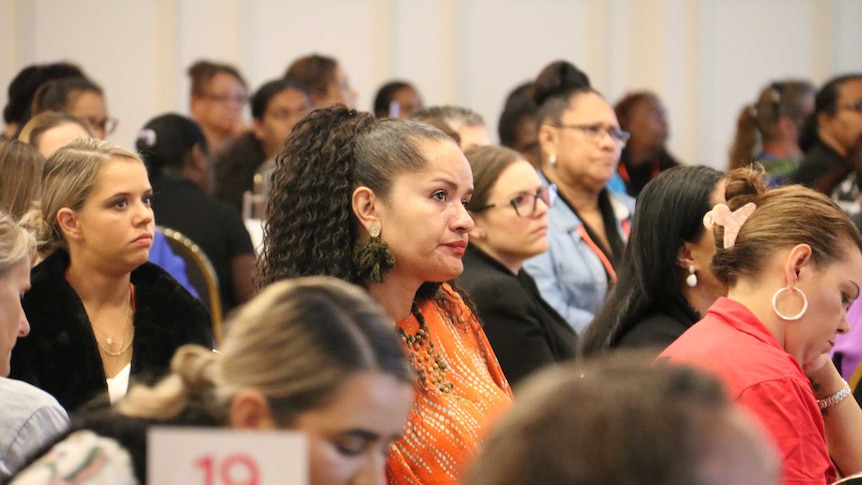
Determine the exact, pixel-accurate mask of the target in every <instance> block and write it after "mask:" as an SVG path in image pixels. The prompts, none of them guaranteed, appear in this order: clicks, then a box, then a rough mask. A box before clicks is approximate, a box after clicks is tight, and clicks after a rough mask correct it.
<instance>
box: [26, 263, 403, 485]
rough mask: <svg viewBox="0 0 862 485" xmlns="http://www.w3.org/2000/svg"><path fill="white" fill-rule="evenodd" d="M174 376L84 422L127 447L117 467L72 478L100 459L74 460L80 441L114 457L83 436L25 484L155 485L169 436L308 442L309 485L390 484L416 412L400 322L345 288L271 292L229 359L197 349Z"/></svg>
mask: <svg viewBox="0 0 862 485" xmlns="http://www.w3.org/2000/svg"><path fill="white" fill-rule="evenodd" d="M285 356H288V357H285ZM171 369H172V374H171V375H170V376H169V377H167V378H166V379H164V380H163V381H162V382H161V383H159V384H158V385H157V386H155V387H152V388H147V387H143V386H138V387H134V388H132V389H131V390H130V391H129V394H128V395H127V396H126V397H125V398H124V399H123V400H121V401H120V402H119V403H117V406H116V407H115V409H114V412H113V413H111V414H108V415H107V416H106V415H105V414H104V413H99V414H95V415H92V416H87V417H86V419H84V422H85V424H84V425H83V426H80V427H81V428H83V429H89V430H91V431H95V433H97V434H99V435H102V436H107V437H110V438H113V439H114V440H117V441H119V442H120V444H122V445H123V449H122V450H120V452H119V453H117V452H116V447H114V450H115V452H114V453H113V456H114V457H117V458H108V459H107V460H106V461H103V462H102V463H101V464H99V465H95V466H94V467H92V468H88V467H76V466H72V465H71V464H70V463H69V462H72V461H74V460H75V459H77V458H76V456H80V455H85V458H89V455H88V454H81V453H78V454H72V453H66V454H64V453H63V452H62V451H63V449H64V448H65V447H71V446H73V441H75V440H78V441H83V442H87V441H89V442H90V443H92V444H93V445H95V446H93V448H94V451H96V452H98V453H100V454H101V453H102V451H103V450H105V449H107V448H108V446H105V445H103V444H101V443H98V440H95V439H93V437H92V435H91V436H90V438H82V433H79V434H77V435H73V436H74V437H70V438H69V439H67V440H66V443H63V444H60V445H59V446H58V447H56V448H55V450H53V451H52V452H50V453H48V454H47V455H46V456H45V457H43V458H41V459H40V460H39V461H37V462H35V463H34V464H32V465H31V466H30V467H29V468H28V469H26V470H25V471H23V472H22V473H21V474H20V475H19V476H18V477H16V478H17V479H19V480H20V481H21V483H29V482H27V478H28V476H29V477H32V476H38V474H39V473H42V474H43V476H44V475H50V474H51V473H54V472H55V471H56V470H57V469H58V468H61V466H62V467H63V468H61V469H74V470H77V469H83V470H86V473H82V474H81V475H85V474H87V473H89V474H93V475H96V476H100V474H103V473H104V474H107V473H108V472H109V469H116V468H119V466H117V465H121V464H122V462H123V461H125V462H126V463H128V462H131V463H132V464H133V471H134V475H135V478H137V481H138V483H141V484H144V483H147V480H146V478H147V477H146V453H147V452H146V428H147V427H149V426H150V425H152V424H162V425H198V426H224V427H230V428H234V429H260V430H273V429H290V430H297V431H301V432H304V433H305V434H306V435H307V437H308V444H309V453H308V457H309V471H310V480H309V482H308V483H309V484H311V485H348V484H352V483H383V482H384V479H385V476H384V473H385V468H384V466H383V465H384V461H383V460H382V459H381V457H382V455H384V454H385V453H386V451H387V450H388V449H389V446H390V444H391V443H392V440H393V439H395V438H396V437H398V436H400V435H401V431H402V429H403V427H404V419H405V417H406V416H407V412H408V411H409V409H410V406H411V404H412V402H413V388H412V382H413V379H414V377H413V374H412V372H411V370H410V365H409V364H408V363H407V358H406V357H405V355H404V352H403V351H402V349H401V346H400V344H399V342H398V337H397V335H396V333H395V332H394V330H393V329H392V324H391V321H390V320H389V318H388V317H387V316H386V314H385V313H384V312H383V310H382V309H381V308H380V307H379V306H377V305H376V304H375V303H374V302H373V301H372V300H371V298H370V297H369V296H368V295H367V294H366V293H365V292H363V291H362V290H361V289H359V288H356V287H354V286H352V285H349V284H347V283H344V282H343V281H339V280H337V279H335V278H317V277H315V278H300V279H295V280H290V281H283V282H280V283H276V284H273V285H271V286H269V287H268V288H267V289H266V290H264V291H263V292H262V293H261V294H260V295H259V296H258V297H257V298H255V299H254V300H253V301H252V302H250V303H248V304H247V305H245V306H244V307H242V309H241V310H239V311H238V312H237V313H236V314H235V315H234V317H233V319H232V321H231V323H230V325H229V326H228V333H227V336H226V337H225V342H224V345H223V346H222V350H221V354H216V353H214V352H210V351H209V349H207V348H205V347H199V346H192V345H187V346H184V347H182V348H180V349H179V350H178V351H177V354H176V355H175V356H174V358H173V360H172V362H171ZM87 434H88V433H84V434H83V436H87ZM93 461H95V462H97V463H98V462H99V460H93ZM99 467H101V468H99ZM67 480H69V479H68V478H67ZM13 483H15V482H13ZM75 483H79V482H78V481H75ZM87 483H91V482H87ZM111 483H116V482H111Z"/></svg>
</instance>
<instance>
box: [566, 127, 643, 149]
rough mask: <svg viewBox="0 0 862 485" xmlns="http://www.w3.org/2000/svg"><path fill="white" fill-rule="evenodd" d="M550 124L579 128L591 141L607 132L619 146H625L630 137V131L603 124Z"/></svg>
mask: <svg viewBox="0 0 862 485" xmlns="http://www.w3.org/2000/svg"><path fill="white" fill-rule="evenodd" d="M551 126H555V127H557V128H568V129H571V130H579V131H581V132H583V133H584V135H586V137H587V138H589V139H590V140H592V141H593V142H599V141H601V139H602V136H603V135H604V134H605V133H607V134H608V136H610V137H611V140H613V141H614V143H616V144H617V145H619V146H620V147H625V146H626V143H628V142H629V139H630V138H631V137H632V135H631V133H629V132H627V131H625V130H621V129H619V128H608V127H606V126H603V125H598V124H596V125H567V124H564V123H553V124H551Z"/></svg>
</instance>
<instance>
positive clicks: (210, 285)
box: [157, 226, 222, 346]
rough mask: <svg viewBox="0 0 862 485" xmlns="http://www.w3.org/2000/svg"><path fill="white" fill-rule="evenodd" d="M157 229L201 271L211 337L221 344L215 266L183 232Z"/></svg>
mask: <svg viewBox="0 0 862 485" xmlns="http://www.w3.org/2000/svg"><path fill="white" fill-rule="evenodd" d="M157 229H158V230H159V231H161V232H162V233H164V235H165V238H167V240H168V242H169V243H172V242H173V243H176V244H171V249H174V250H175V251H176V250H178V249H179V250H181V251H183V252H184V254H183V255H179V256H180V257H181V258H183V260H184V261H188V260H189V259H191V260H192V261H193V262H194V263H195V264H196V265H197V267H198V269H199V270H200V271H201V273H203V276H204V280H205V282H206V292H207V297H208V299H209V308H208V309H209V311H210V318H211V320H212V327H213V338H214V339H215V344H216V346H218V345H221V340H222V306H221V295H220V293H219V281H218V275H217V274H216V272H215V268H213V265H212V262H210V260H209V258H208V257H207V255H206V254H204V252H203V250H202V249H201V248H200V246H198V245H197V244H196V243H195V242H194V241H192V240H191V239H189V238H188V237H187V236H186V235H184V234H183V233H181V232H179V231H177V230H175V229H171V228H169V227H164V226H158V227H157ZM198 291H200V290H198Z"/></svg>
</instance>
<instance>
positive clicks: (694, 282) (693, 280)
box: [685, 264, 697, 288]
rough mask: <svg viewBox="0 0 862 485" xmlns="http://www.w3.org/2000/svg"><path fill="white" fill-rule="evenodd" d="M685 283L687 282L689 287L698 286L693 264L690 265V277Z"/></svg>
mask: <svg viewBox="0 0 862 485" xmlns="http://www.w3.org/2000/svg"><path fill="white" fill-rule="evenodd" d="M685 284H687V285H688V287H689V288H694V287H695V286H697V275H696V274H694V265H693V264H692V265H690V266H689V267H688V277H686V279H685Z"/></svg>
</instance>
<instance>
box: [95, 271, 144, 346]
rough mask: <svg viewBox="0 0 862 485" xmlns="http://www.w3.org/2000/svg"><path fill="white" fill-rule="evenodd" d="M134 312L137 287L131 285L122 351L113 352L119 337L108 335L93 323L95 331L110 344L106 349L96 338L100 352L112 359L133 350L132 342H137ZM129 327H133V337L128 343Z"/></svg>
mask: <svg viewBox="0 0 862 485" xmlns="http://www.w3.org/2000/svg"><path fill="white" fill-rule="evenodd" d="M134 312H135V287H134V286H133V285H132V284H131V283H129V304H128V305H127V306H126V317H125V318H124V320H125V321H126V324H125V325H123V328H122V329H121V330H122V331H123V339H122V340H121V341H120V343H119V346H120V350H119V351H118V352H117V351H114V350H112V349H113V348H114V337H116V336H117V334H116V333H115V334H114V335H113V336H111V335H108V334H107V332H105V331H104V330H102V329H101V328H99V327H98V326H96V324H95V323H92V324H91V325H92V327H93V329H94V330H95V331H96V332H98V333H100V334H102V335H103V336H104V337H105V343H106V344H108V348H105V347H104V346H102V343H101V342H100V341H99V339H98V337H97V338H96V345H97V346H98V347H99V350H101V351H102V352H104V353H105V354H106V355H109V356H111V357H119V356H121V355H123V354H125V353H126V352H128V351H129V348H131V346H132V342H134V340H135V324H134V318H135V314H134ZM129 327H131V329H132V336H131V338H129V339H128V342H126V337H125V335H126V334H127V333H128V331H129ZM123 344H125V345H123Z"/></svg>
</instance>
